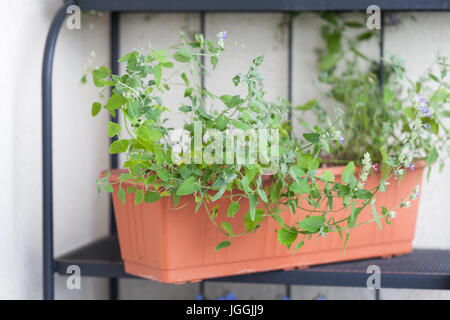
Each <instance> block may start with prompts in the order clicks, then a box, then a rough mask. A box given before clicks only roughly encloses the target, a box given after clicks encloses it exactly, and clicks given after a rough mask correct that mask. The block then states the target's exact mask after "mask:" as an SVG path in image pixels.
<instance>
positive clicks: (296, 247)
mask: <svg viewBox="0 0 450 320" xmlns="http://www.w3.org/2000/svg"><path fill="white" fill-rule="evenodd" d="M304 244H305V241H303V240H301V241H300V242H299V243H297V245H296V246H295V249H294V252H293V253H296V252H297V251H298V250H299V249H300V248H301V247H303V245H304Z"/></svg>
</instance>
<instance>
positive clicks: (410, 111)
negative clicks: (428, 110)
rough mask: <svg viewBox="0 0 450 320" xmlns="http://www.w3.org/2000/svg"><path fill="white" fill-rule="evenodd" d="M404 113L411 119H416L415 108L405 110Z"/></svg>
mask: <svg viewBox="0 0 450 320" xmlns="http://www.w3.org/2000/svg"><path fill="white" fill-rule="evenodd" d="M403 113H404V114H405V116H406V117H408V118H410V119H413V120H414V119H415V118H416V110H415V109H414V108H413V107H406V108H403Z"/></svg>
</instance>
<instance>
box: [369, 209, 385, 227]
mask: <svg viewBox="0 0 450 320" xmlns="http://www.w3.org/2000/svg"><path fill="white" fill-rule="evenodd" d="M370 206H371V208H372V214H373V217H374V218H375V221H376V222H377V225H378V227H379V228H380V230H383V227H382V226H381V223H380V216H379V215H378V212H377V209H375V205H374V204H373V202H370Z"/></svg>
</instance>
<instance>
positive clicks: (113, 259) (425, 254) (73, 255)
mask: <svg viewBox="0 0 450 320" xmlns="http://www.w3.org/2000/svg"><path fill="white" fill-rule="evenodd" d="M55 263H56V271H57V272H58V273H59V274H60V275H67V273H66V270H67V267H69V266H70V265H77V266H79V267H80V269H81V274H82V276H87V277H108V278H134V276H132V275H129V274H127V273H125V271H124V267H123V262H122V260H121V257H120V249H119V243H118V240H117V237H116V236H108V237H105V238H102V239H100V240H97V241H95V242H93V243H91V244H88V245H86V246H84V247H82V248H80V249H77V250H75V251H73V252H70V253H68V254H66V255H64V256H62V257H59V258H57V259H56V261H55ZM370 265H377V266H379V267H380V270H381V286H382V287H383V288H409V289H450V252H449V251H446V250H425V249H415V250H414V251H413V252H412V253H411V254H407V255H403V256H399V257H395V258H390V259H380V258H376V259H366V260H358V261H351V262H342V263H334V264H328V265H321V266H312V267H309V268H305V269H294V270H290V271H283V270H278V271H270V272H260V273H252V274H245V275H238V276H230V277H223V278H214V279H207V280H205V281H208V282H209V281H214V282H241V283H242V282H243V283H264V284H288V285H320V286H346V287H366V282H367V278H368V277H369V274H367V267H368V266H370Z"/></svg>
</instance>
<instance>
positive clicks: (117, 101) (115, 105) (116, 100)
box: [105, 94, 127, 116]
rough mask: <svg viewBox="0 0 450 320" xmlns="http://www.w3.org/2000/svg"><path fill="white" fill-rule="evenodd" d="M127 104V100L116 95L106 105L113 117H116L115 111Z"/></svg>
mask: <svg viewBox="0 0 450 320" xmlns="http://www.w3.org/2000/svg"><path fill="white" fill-rule="evenodd" d="M126 102H127V99H126V98H125V97H124V96H122V95H121V94H115V95H113V96H112V97H111V98H109V100H108V102H107V103H106V104H105V109H106V110H108V111H109V112H110V113H111V115H113V116H114V115H115V113H114V110H116V109H119V108H120V107H121V106H123V105H124V104H125V103H126Z"/></svg>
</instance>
